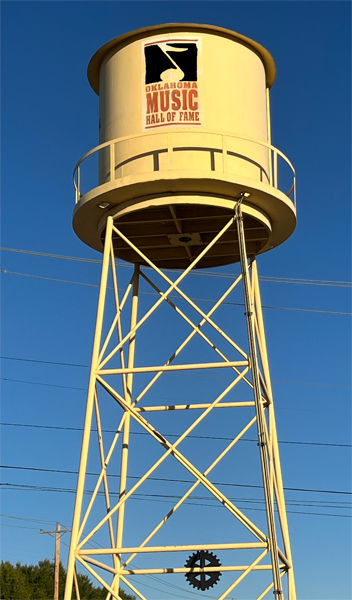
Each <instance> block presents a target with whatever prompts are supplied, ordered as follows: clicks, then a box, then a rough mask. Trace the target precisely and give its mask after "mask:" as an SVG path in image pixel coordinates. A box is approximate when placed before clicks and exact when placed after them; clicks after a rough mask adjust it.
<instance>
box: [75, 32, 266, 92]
mask: <svg viewBox="0 0 352 600" xmlns="http://www.w3.org/2000/svg"><path fill="white" fill-rule="evenodd" d="M174 31H194V32H197V33H212V34H214V35H218V36H221V37H225V38H228V39H231V40H233V41H236V42H238V43H239V44H242V45H243V46H246V47H247V48H249V49H250V50H252V51H253V52H255V53H256V54H257V55H258V56H259V58H260V59H261V61H262V63H263V65H264V68H265V75H266V85H267V87H269V88H271V87H272V85H273V84H274V81H275V77H276V67H275V62H274V59H273V57H272V56H271V54H270V53H269V52H268V51H267V50H266V49H265V48H264V47H263V46H261V45H260V44H258V42H255V41H253V40H251V39H250V38H248V37H246V36H244V35H241V34H240V33H236V32H235V31H232V30H231V29H225V28H223V27H216V26H214V25H200V24H196V23H166V24H163V25H153V26H151V27H144V28H142V29H136V30H135V31H130V32H128V33H124V34H123V35H120V36H118V37H116V38H114V39H113V40H110V42H107V43H106V44H104V46H102V47H101V48H99V50H97V52H96V53H95V54H94V55H93V56H92V58H91V60H90V61H89V64H88V70H87V76H88V81H89V83H90V85H91V87H92V88H93V90H94V91H95V92H96V93H97V94H99V76H100V67H101V65H102V62H103V60H104V59H105V57H106V56H107V55H108V54H110V53H111V52H116V51H117V50H120V49H121V48H123V47H124V46H127V45H128V44H130V43H131V42H135V41H137V40H140V39H143V38H145V37H148V36H150V35H157V34H158V33H160V34H162V33H172V32H174Z"/></svg>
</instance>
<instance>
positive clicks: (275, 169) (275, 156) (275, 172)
mask: <svg viewBox="0 0 352 600" xmlns="http://www.w3.org/2000/svg"><path fill="white" fill-rule="evenodd" d="M274 187H275V188H276V189H278V188H277V152H276V151H275V150H274Z"/></svg>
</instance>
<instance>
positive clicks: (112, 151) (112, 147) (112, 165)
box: [110, 142, 115, 181]
mask: <svg viewBox="0 0 352 600" xmlns="http://www.w3.org/2000/svg"><path fill="white" fill-rule="evenodd" d="M114 179H115V142H111V144H110V181H113V180H114Z"/></svg>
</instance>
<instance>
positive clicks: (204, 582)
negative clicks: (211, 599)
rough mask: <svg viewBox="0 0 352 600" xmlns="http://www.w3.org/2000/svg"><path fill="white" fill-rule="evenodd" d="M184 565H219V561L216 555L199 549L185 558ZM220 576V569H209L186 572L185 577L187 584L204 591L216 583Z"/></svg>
mask: <svg viewBox="0 0 352 600" xmlns="http://www.w3.org/2000/svg"><path fill="white" fill-rule="evenodd" d="M185 567H190V568H192V567H201V568H202V569H206V567H221V563H220V561H219V559H218V557H217V556H215V555H214V554H213V553H212V552H208V551H207V550H199V551H198V552H195V553H194V554H192V555H191V556H190V557H189V559H188V560H187V562H186V564H185ZM220 577H221V573H220V571H219V572H218V571H210V573H209V572H208V573H207V572H206V570H205V571H202V572H201V573H192V572H190V573H186V579H187V581H188V583H189V585H193V587H194V588H196V589H197V590H201V591H202V592H205V590H208V589H209V588H211V587H213V585H216V584H217V583H218V581H219V579H220Z"/></svg>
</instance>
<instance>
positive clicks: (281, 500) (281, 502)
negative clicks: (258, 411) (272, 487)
mask: <svg viewBox="0 0 352 600" xmlns="http://www.w3.org/2000/svg"><path fill="white" fill-rule="evenodd" d="M253 275H254V285H255V300H256V313H257V321H258V329H259V335H260V338H261V346H262V349H263V353H262V364H263V370H264V377H265V383H266V386H267V389H268V392H269V395H270V399H271V400H272V388H271V379H270V371H269V361H268V355H267V348H266V341H265V331H264V320H263V312H262V305H261V297H260V288H259V279H258V271H257V265H256V264H253ZM270 408H272V412H271V418H270V429H271V436H272V449H273V459H274V467H275V476H276V482H277V485H276V487H277V504H278V510H279V517H280V523H281V528H282V537H283V541H284V547H285V553H286V558H287V560H288V561H289V563H290V564H291V565H292V553H291V545H290V538H289V531H288V523H287V515H286V506H285V496H284V487H283V481H282V473H281V464H280V455H279V444H278V439H277V430H276V422H275V414H274V407H273V405H271V407H269V410H270ZM287 579H288V600H296V587H295V578H294V571H293V567H291V568H290V569H288V572H287Z"/></svg>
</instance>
